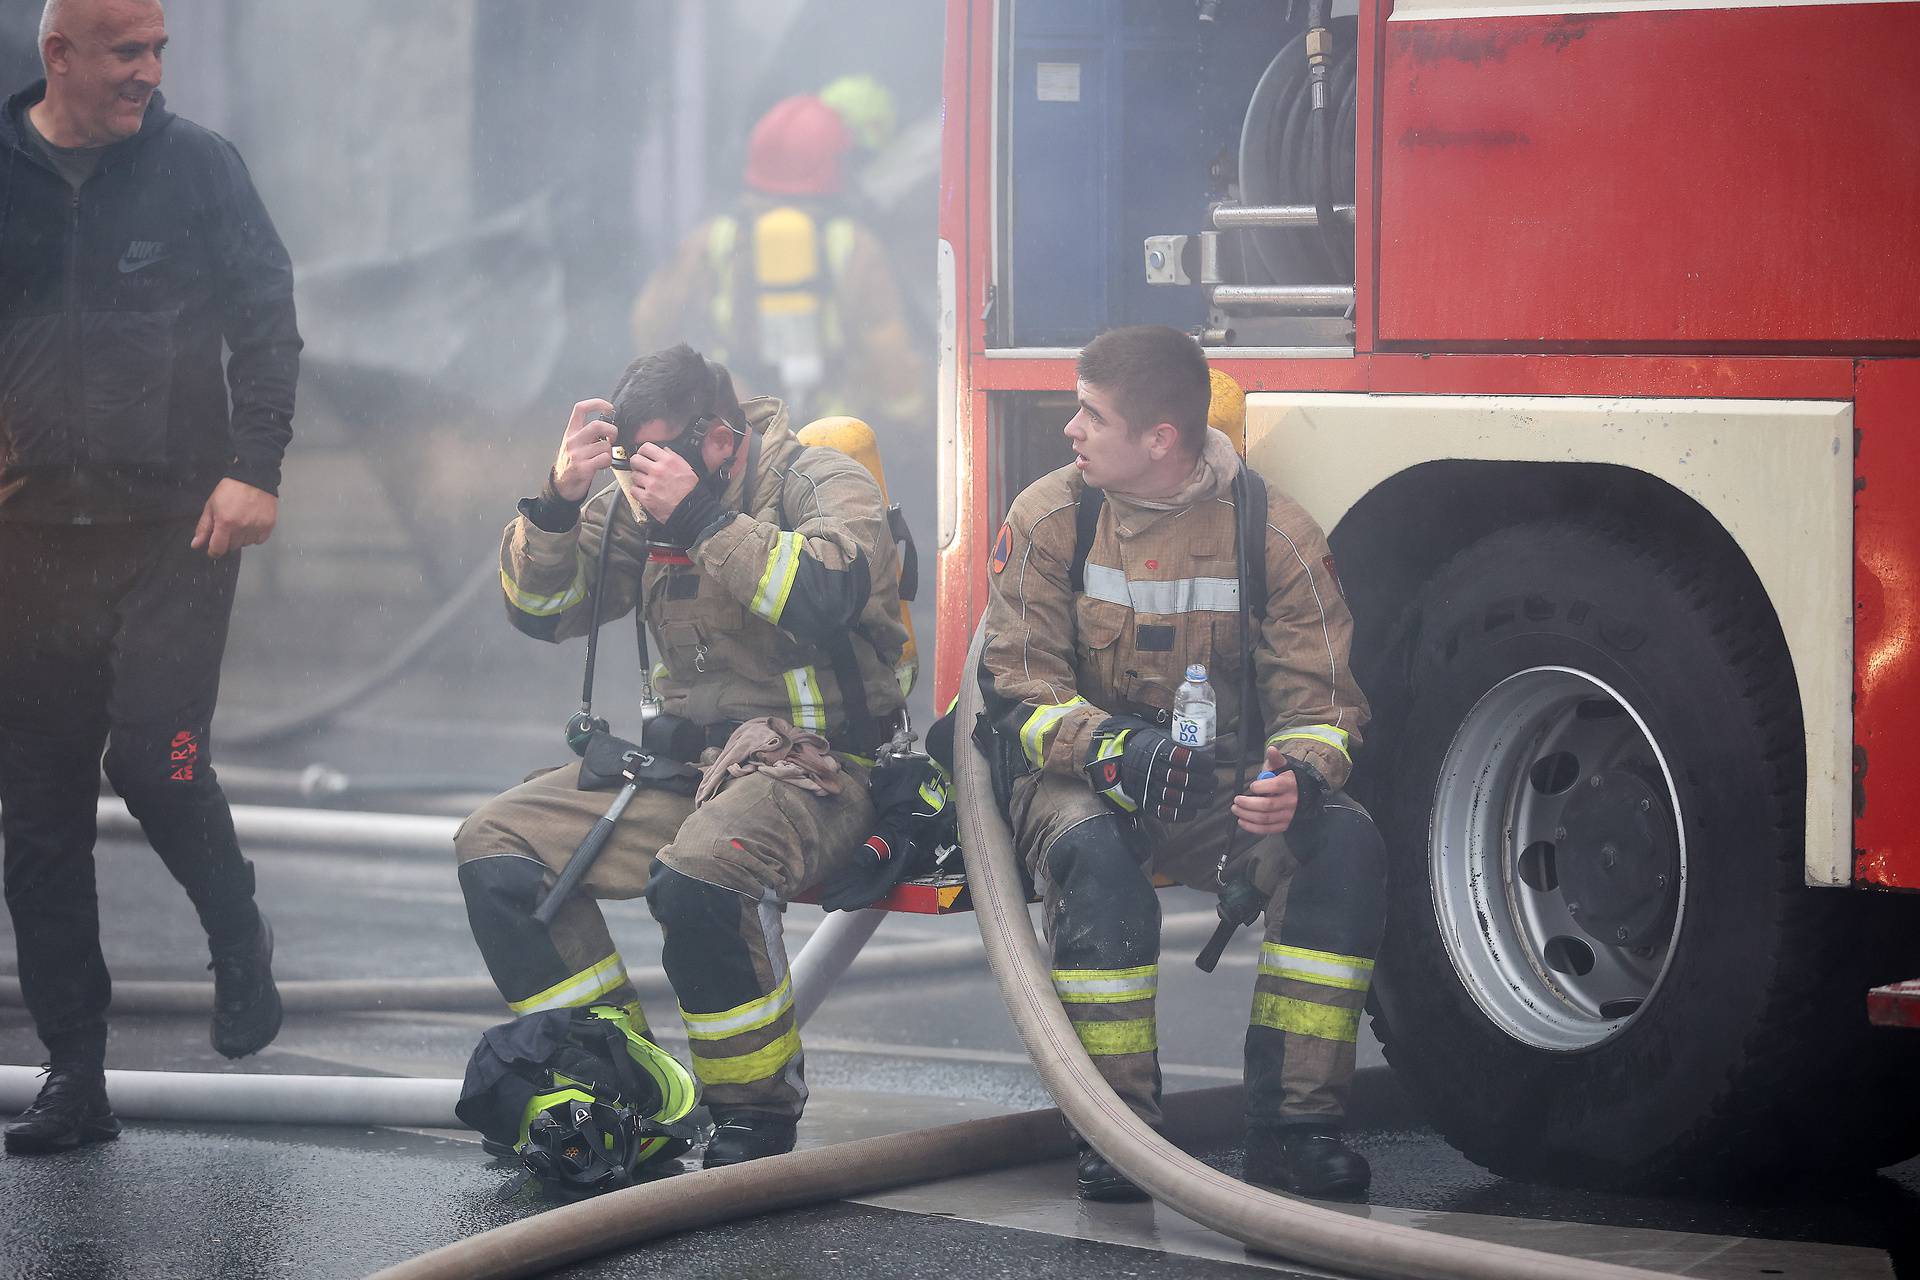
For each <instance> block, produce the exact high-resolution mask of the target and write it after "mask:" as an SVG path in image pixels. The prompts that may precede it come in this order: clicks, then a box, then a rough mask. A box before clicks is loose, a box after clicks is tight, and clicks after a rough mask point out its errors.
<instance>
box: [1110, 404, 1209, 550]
mask: <svg viewBox="0 0 1920 1280" xmlns="http://www.w3.org/2000/svg"><path fill="white" fill-rule="evenodd" d="M1240 466H1241V462H1240V455H1239V454H1238V453H1236V452H1234V448H1233V441H1231V440H1229V439H1227V437H1226V436H1225V435H1223V434H1221V433H1220V432H1218V431H1215V430H1213V429H1212V428H1208V430H1207V442H1206V445H1205V446H1204V447H1203V448H1202V449H1201V450H1200V456H1199V458H1197V459H1196V460H1195V461H1194V464H1193V474H1191V475H1190V476H1188V477H1187V480H1186V482H1185V483H1184V484H1182V485H1181V486H1180V488H1179V489H1177V490H1175V491H1174V492H1173V493H1172V494H1171V495H1169V496H1168V497H1165V498H1134V497H1128V496H1127V495H1125V494H1119V493H1109V494H1108V495H1107V501H1108V502H1109V503H1110V504H1111V505H1112V506H1113V508H1114V512H1113V514H1114V519H1115V520H1116V521H1117V522H1119V524H1120V526H1121V528H1122V529H1124V531H1125V532H1126V533H1127V534H1128V535H1130V536H1131V535H1133V534H1137V533H1139V532H1140V531H1141V530H1143V529H1147V528H1150V527H1151V526H1153V525H1154V524H1156V523H1158V522H1159V521H1160V520H1161V519H1163V518H1165V517H1166V516H1169V515H1174V514H1177V513H1179V512H1182V511H1185V510H1187V509H1188V508H1190V507H1192V506H1194V505H1196V504H1198V503H1202V502H1210V501H1212V500H1213V499H1215V498H1226V497H1230V496H1231V494H1232V493H1233V478H1234V476H1235V475H1237V474H1238V473H1239V470H1240Z"/></svg>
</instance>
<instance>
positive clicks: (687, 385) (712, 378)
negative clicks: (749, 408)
mask: <svg viewBox="0 0 1920 1280" xmlns="http://www.w3.org/2000/svg"><path fill="white" fill-rule="evenodd" d="M611 398H612V400H613V425H614V427H615V428H616V429H617V430H618V431H619V432H620V443H621V444H623V445H625V446H626V447H627V448H629V449H631V448H632V447H633V440H634V437H635V436H636V435H637V434H639V431H640V428H641V427H643V426H645V425H646V424H647V423H649V422H652V421H653V420H654V419H656V418H659V419H663V420H665V421H667V422H672V423H678V424H680V425H682V426H684V425H685V424H687V423H689V422H692V421H693V420H694V419H695V418H698V417H700V416H701V415H702V414H712V415H713V416H714V417H716V418H724V419H726V420H727V421H728V422H730V423H732V424H733V425H734V427H736V428H737V429H739V430H741V431H745V430H746V429H747V418H746V414H745V413H743V412H742V411H741V409H740V397H739V396H738V395H737V394H736V393H735V392H734V389H733V375H732V374H730V373H728V372H727V369H726V366H725V365H722V364H718V363H716V362H715V361H712V360H709V359H707V358H706V357H705V356H703V355H701V354H700V353H699V352H698V351H695V350H694V349H693V348H692V347H690V346H688V345H687V344H686V343H684V342H682V343H680V344H679V345H677V346H672V347H668V348H666V349H665V350H663V351H655V352H654V353H652V354H651V355H644V356H641V357H640V358H639V359H638V360H635V361H634V362H633V363H632V364H630V365H628V366H627V371H626V372H625V373H623V374H621V375H620V382H619V385H617V386H616V387H614V389H613V396H612V397H611Z"/></svg>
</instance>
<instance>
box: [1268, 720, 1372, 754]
mask: <svg viewBox="0 0 1920 1280" xmlns="http://www.w3.org/2000/svg"><path fill="white" fill-rule="evenodd" d="M1298 739H1304V740H1305V741H1308V742H1318V743H1322V744H1324V745H1326V746H1329V747H1332V748H1333V749H1334V750H1335V751H1338V752H1339V753H1340V754H1341V755H1343V756H1345V757H1346V758H1347V759H1348V760H1349V761H1351V760H1352V759H1353V753H1352V752H1351V751H1350V750H1348V747H1349V746H1350V745H1351V743H1352V742H1353V735H1352V734H1350V733H1348V732H1347V731H1346V730H1345V729H1336V728H1334V727H1333V726H1332V725H1330V724H1310V725H1303V726H1301V727H1299V728H1294V729H1286V730H1283V731H1281V732H1280V733H1276V734H1274V735H1273V736H1272V737H1271V738H1268V739H1267V745H1268V746H1270V747H1275V746H1279V745H1280V744H1281V743H1283V742H1291V741H1294V740H1298Z"/></svg>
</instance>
